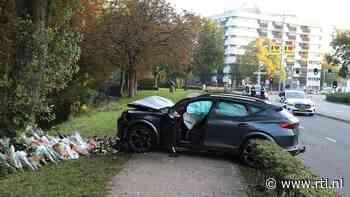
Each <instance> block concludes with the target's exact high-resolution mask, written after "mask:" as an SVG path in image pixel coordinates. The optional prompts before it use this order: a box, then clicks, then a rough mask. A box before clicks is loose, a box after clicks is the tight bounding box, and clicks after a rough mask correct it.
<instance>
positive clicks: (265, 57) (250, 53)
mask: <svg viewBox="0 0 350 197" xmlns="http://www.w3.org/2000/svg"><path fill="white" fill-rule="evenodd" d="M269 46H270V40H268V39H264V38H258V39H256V40H254V41H252V42H250V43H249V44H248V45H247V47H245V53H244V54H243V55H242V56H239V57H238V63H239V68H238V72H239V79H244V78H246V77H251V76H254V72H256V71H257V70H258V68H259V67H258V66H259V65H260V64H262V65H263V68H262V71H265V72H266V73H267V76H266V77H268V78H270V77H273V76H275V75H276V74H277V73H278V71H279V72H280V73H279V74H280V75H283V71H284V69H281V66H280V65H281V58H280V55H279V54H270V52H269ZM281 73H282V74H281Z"/></svg>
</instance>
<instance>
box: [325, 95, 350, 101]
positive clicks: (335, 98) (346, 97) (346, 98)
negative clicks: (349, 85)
mask: <svg viewBox="0 0 350 197" xmlns="http://www.w3.org/2000/svg"><path fill="white" fill-rule="evenodd" d="M326 99H327V101H330V102H335V103H344V104H350V93H333V94H327V95H326Z"/></svg>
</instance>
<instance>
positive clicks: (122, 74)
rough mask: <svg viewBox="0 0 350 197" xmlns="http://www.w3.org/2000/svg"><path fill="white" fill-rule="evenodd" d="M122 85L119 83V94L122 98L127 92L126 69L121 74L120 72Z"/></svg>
mask: <svg viewBox="0 0 350 197" xmlns="http://www.w3.org/2000/svg"><path fill="white" fill-rule="evenodd" d="M120 75H121V76H120V83H119V85H120V87H119V88H120V89H119V94H120V95H121V96H124V91H125V80H126V78H125V70H124V69H122V70H121V72H120Z"/></svg>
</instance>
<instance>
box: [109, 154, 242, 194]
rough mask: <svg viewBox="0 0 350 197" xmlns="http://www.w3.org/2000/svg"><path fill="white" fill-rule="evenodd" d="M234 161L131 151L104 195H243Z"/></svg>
mask: <svg viewBox="0 0 350 197" xmlns="http://www.w3.org/2000/svg"><path fill="white" fill-rule="evenodd" d="M243 179H244V178H243V177H242V176H241V175H240V171H239V168H238V165H237V164H235V163H232V161H230V160H228V159H227V158H221V157H216V156H215V157H213V156H209V155H201V154H198V153H197V154H185V153H181V154H180V157H178V158H169V157H168V154H167V153H157V152H153V153H148V154H134V155H133V156H132V158H131V159H130V160H129V161H128V163H127V164H126V165H125V167H124V169H123V170H122V172H121V173H119V174H118V175H117V176H115V177H114V178H113V179H112V182H111V184H110V185H109V192H108V195H107V196H108V197H165V196H166V197H218V196H220V197H245V196H247V194H246V193H245V190H244V183H243Z"/></svg>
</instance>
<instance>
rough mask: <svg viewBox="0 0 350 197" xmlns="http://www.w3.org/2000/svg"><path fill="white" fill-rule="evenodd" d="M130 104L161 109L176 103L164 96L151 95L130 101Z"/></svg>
mask: <svg viewBox="0 0 350 197" xmlns="http://www.w3.org/2000/svg"><path fill="white" fill-rule="evenodd" d="M129 106H131V107H145V108H150V109H155V110H160V109H163V108H166V107H172V106H174V103H173V102H172V101H171V100H169V99H166V98H164V97H160V96H150V97H145V98H143V99H141V100H137V101H134V102H132V103H130V104H129Z"/></svg>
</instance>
